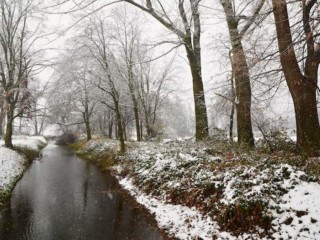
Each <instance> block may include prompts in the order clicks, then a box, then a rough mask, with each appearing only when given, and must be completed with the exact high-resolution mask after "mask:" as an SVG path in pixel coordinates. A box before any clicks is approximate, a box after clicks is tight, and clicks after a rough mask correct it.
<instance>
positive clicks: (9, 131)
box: [4, 105, 14, 149]
mask: <svg viewBox="0 0 320 240" xmlns="http://www.w3.org/2000/svg"><path fill="white" fill-rule="evenodd" d="M13 109H14V108H12V107H11V105H9V109H8V110H7V124H6V135H5V138H4V145H5V146H6V147H7V148H11V149H12V148H13V144H12V135H13V114H14V110H13Z"/></svg>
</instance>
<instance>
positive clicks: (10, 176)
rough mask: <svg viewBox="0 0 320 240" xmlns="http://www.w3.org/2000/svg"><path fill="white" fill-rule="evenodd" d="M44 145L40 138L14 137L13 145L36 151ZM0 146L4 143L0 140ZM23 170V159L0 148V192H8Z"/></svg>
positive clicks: (44, 141)
mask: <svg viewBox="0 0 320 240" xmlns="http://www.w3.org/2000/svg"><path fill="white" fill-rule="evenodd" d="M45 144H46V140H45V138H43V137H40V136H32V137H28V136H14V137H13V145H20V146H27V147H29V148H32V149H35V150H38V149H39V148H40V146H43V145H45ZM0 145H4V141H3V140H0ZM24 169H25V159H24V158H23V157H22V156H21V155H20V154H18V153H17V152H16V151H13V150H11V149H8V148H5V147H4V146H0V191H3V190H4V191H5V190H8V189H10V188H11V187H12V185H13V184H14V182H15V180H16V179H17V178H18V177H19V176H20V175H21V174H22V173H23V171H24Z"/></svg>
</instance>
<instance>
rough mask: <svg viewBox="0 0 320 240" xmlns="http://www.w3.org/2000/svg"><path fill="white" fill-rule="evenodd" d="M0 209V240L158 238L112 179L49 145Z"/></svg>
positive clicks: (146, 220)
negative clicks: (117, 188) (6, 203)
mask: <svg viewBox="0 0 320 240" xmlns="http://www.w3.org/2000/svg"><path fill="white" fill-rule="evenodd" d="M43 156H44V157H43V159H42V160H41V161H40V162H36V163H34V164H33V165H32V166H31V168H30V169H28V170H27V171H26V173H25V175H24V176H23V178H22V179H21V181H20V182H19V183H18V184H17V186H16V188H15V190H14V192H13V195H12V199H11V206H10V208H8V209H7V210H5V211H3V212H2V213H1V218H0V239H3V240H11V239H12V240H13V239H14V240H17V239H21V240H24V239H25V240H35V239H39V240H40V239H41V240H47V239H48V240H50V239H52V240H64V239H66V240H73V239H75V240H78V239H79V240H82V239H83V240H88V239H97V240H99V239H110V240H113V239H115V240H116V239H119V240H120V239H121V240H123V239H143V240H147V239H154V240H156V239H162V237H161V236H160V234H159V233H158V231H157V229H155V228H153V227H151V226H149V225H148V219H146V217H145V216H144V215H143V214H142V213H141V211H140V210H139V209H137V208H135V207H134V206H132V205H131V204H130V203H128V202H127V201H126V200H125V199H124V197H123V196H122V195H121V193H119V192H117V191H116V187H117V183H116V181H115V180H114V179H113V178H112V177H105V176H104V175H103V174H102V173H101V172H100V171H99V169H97V168H96V167H95V166H93V165H91V164H89V163H87V162H85V161H82V160H79V159H78V158H77V157H76V156H75V155H74V154H73V153H72V152H71V151H69V150H68V149H66V148H62V147H57V146H54V145H49V146H48V147H46V149H45V150H44V152H43Z"/></svg>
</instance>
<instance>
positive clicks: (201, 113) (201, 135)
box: [185, 45, 209, 140]
mask: <svg viewBox="0 0 320 240" xmlns="http://www.w3.org/2000/svg"><path fill="white" fill-rule="evenodd" d="M185 48H186V51H187V57H188V61H189V65H190V69H191V74H192V86H193V97H194V110H195V118H196V139H197V140H203V139H205V138H206V137H208V135H209V129H208V117H207V108H206V101H205V96H204V88H203V82H202V76H201V69H199V63H197V60H196V58H195V56H194V53H193V51H192V50H191V49H190V47H188V46H187V45H185Z"/></svg>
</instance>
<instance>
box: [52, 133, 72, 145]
mask: <svg viewBox="0 0 320 240" xmlns="http://www.w3.org/2000/svg"><path fill="white" fill-rule="evenodd" d="M76 140H77V136H76V135H75V134H74V133H71V132H66V133H64V134H62V135H61V136H60V137H58V139H57V140H56V144H58V145H69V144H72V143H75V142H76Z"/></svg>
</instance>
